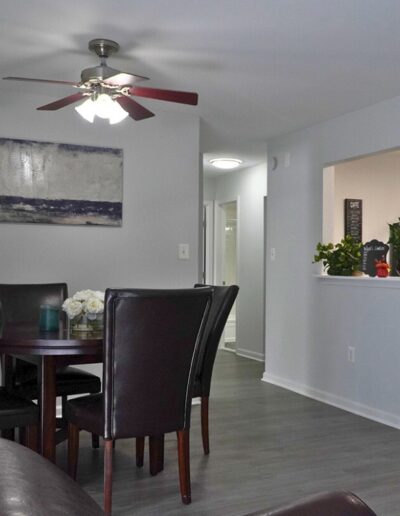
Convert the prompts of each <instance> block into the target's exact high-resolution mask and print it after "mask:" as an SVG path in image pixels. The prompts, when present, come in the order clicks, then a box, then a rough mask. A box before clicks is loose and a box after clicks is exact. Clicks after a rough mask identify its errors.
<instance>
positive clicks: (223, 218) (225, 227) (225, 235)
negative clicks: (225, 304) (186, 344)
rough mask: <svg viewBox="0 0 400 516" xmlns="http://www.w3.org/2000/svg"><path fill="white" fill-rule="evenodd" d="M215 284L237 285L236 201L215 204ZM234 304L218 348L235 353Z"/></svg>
mask: <svg viewBox="0 0 400 516" xmlns="http://www.w3.org/2000/svg"><path fill="white" fill-rule="evenodd" d="M215 215H216V217H215V219H216V224H215V284H216V285H235V284H238V253H237V249H238V201H237V200H231V201H227V202H217V203H216V213H215ZM236 335H237V332H236V302H235V303H234V305H233V307H232V310H231V313H230V314H229V317H228V320H227V323H226V325H225V330H224V333H223V335H222V337H221V343H220V347H221V348H224V349H227V350H230V351H236V349H237V338H236Z"/></svg>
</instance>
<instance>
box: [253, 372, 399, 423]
mask: <svg viewBox="0 0 400 516" xmlns="http://www.w3.org/2000/svg"><path fill="white" fill-rule="evenodd" d="M262 381H263V382H266V383H271V384H273V385H277V386H278V387H283V388H284V389H288V390H289V391H293V392H297V393H298V394H302V395H303V396H307V397H308V398H312V399H314V400H317V401H322V402H323V403H327V404H328V405H333V406H334V407H337V408H340V409H343V410H346V411H347V412H351V413H352V414H357V415H358V416H362V417H365V418H367V419H372V420H373V421H376V422H378V423H383V424H384V425H388V426H392V427H394V428H397V429H400V417H399V416H397V415H395V414H391V413H390V412H384V411H383V410H379V409H376V408H374V407H370V406H368V405H364V404H362V403H357V402H355V401H352V400H349V399H347V398H342V397H340V396H336V395H334V394H331V393H329V392H326V391H322V390H319V389H314V388H313V387H309V386H307V385H302V384H299V383H296V382H292V381H291V380H287V379H286V378H281V377H278V376H275V375H271V374H269V373H267V372H264V374H263V377H262Z"/></svg>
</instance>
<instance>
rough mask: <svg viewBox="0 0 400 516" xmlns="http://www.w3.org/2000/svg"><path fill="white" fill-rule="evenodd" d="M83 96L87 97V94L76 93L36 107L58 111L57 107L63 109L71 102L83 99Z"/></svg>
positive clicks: (41, 109) (40, 109) (42, 109)
mask: <svg viewBox="0 0 400 516" xmlns="http://www.w3.org/2000/svg"><path fill="white" fill-rule="evenodd" d="M83 98H85V95H84V94H83V93H81V92H79V93H74V94H73V95H70V96H69V97H64V98H62V99H59V100H56V101H55V102H51V103H50V104H46V105H45V106H40V107H38V108H36V109H38V110H39V111H56V110H57V109H61V108H63V107H65V106H68V105H69V104H73V103H74V102H78V100H81V99H83Z"/></svg>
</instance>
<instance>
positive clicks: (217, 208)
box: [213, 195, 240, 353]
mask: <svg viewBox="0 0 400 516" xmlns="http://www.w3.org/2000/svg"><path fill="white" fill-rule="evenodd" d="M230 202H236V218H237V224H236V283H237V284H238V285H239V284H240V253H239V249H240V195H237V196H233V197H223V198H221V199H217V200H215V201H214V266H213V269H214V277H213V284H214V285H222V278H221V274H222V270H221V269H222V267H221V261H222V251H223V248H222V240H223V239H222V232H223V231H224V227H223V226H222V225H223V217H222V212H223V210H222V208H221V205H222V204H227V203H230ZM235 303H236V317H235V334H236V336H235V347H234V348H233V349H232V348H228V347H225V345H224V343H225V340H224V333H223V334H222V336H221V341H220V346H219V347H220V349H224V350H226V351H230V352H233V353H236V352H237V349H238V348H239V346H238V328H239V317H238V315H239V314H240V301H239V296H238V298H237V299H236V301H235Z"/></svg>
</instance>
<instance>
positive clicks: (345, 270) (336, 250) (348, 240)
mask: <svg viewBox="0 0 400 516" xmlns="http://www.w3.org/2000/svg"><path fill="white" fill-rule="evenodd" d="M361 247H362V243H359V242H356V241H355V240H354V238H353V237H352V236H351V235H346V236H345V237H344V238H343V239H342V240H341V241H340V242H339V243H338V244H332V243H331V242H330V243H329V244H322V243H321V242H318V244H317V249H316V250H317V254H315V255H314V262H313V263H315V262H321V261H322V265H323V266H324V270H326V272H327V273H328V274H329V275H330V276H352V275H353V274H354V273H356V272H357V271H359V269H360V262H361Z"/></svg>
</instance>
